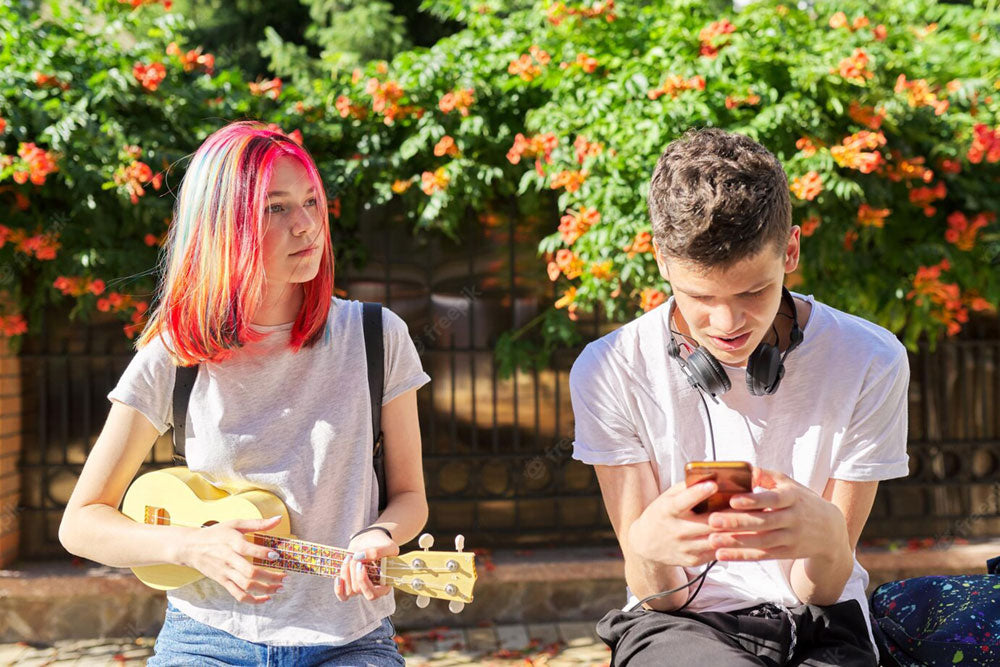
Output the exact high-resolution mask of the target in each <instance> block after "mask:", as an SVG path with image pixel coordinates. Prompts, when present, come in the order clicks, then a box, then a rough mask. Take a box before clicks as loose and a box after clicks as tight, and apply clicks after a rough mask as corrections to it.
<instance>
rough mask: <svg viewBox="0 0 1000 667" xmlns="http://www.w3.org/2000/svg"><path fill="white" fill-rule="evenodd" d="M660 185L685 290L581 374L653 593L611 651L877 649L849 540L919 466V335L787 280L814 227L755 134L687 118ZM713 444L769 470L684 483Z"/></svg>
mask: <svg viewBox="0 0 1000 667" xmlns="http://www.w3.org/2000/svg"><path fill="white" fill-rule="evenodd" d="M648 204H649V212H650V217H651V220H652V227H653V246H654V251H655V255H656V262H657V265H658V266H659V270H660V273H661V275H662V276H663V278H664V279H665V280H667V281H669V283H670V285H671V288H672V291H673V296H672V297H671V298H670V300H669V301H668V302H667V303H666V304H664V305H663V306H661V307H659V308H656V309H654V310H652V311H650V312H648V313H646V314H645V315H643V316H642V317H640V318H638V319H636V320H635V321H633V322H631V323H629V324H627V325H625V326H623V327H621V328H620V329H618V330H616V331H614V332H612V333H610V334H608V335H606V336H604V337H603V338H601V339H599V340H597V341H594V342H593V343H591V344H590V345H588V346H587V347H586V349H585V350H584V351H583V353H582V354H581V355H580V358H579V359H577V361H576V363H575V364H574V366H573V370H572V372H571V374H570V390H571V394H572V401H573V411H574V415H575V419H576V438H575V442H574V454H573V456H574V458H576V459H578V460H580V461H583V462H584V463H588V464H591V465H593V466H594V467H595V471H596V474H597V478H598V480H599V482H600V485H601V492H602V495H603V497H604V503H605V505H606V507H607V510H608V516H609V517H610V519H611V523H612V525H613V527H614V530H615V534H616V535H617V537H618V540H619V542H620V543H621V547H622V551H623V553H624V556H625V577H626V581H627V584H628V588H629V594H630V606H631V605H635V603H636V602H638V601H639V600H640V599H643V598H647V597H649V598H650V599H648V600H646V601H644V602H643V604H642V605H641V606H638V608H636V609H635V610H634V611H618V610H614V611H611V612H609V613H608V614H607V615H606V616H605V617H604V619H602V621H601V622H600V624H599V625H598V632H599V634H600V635H601V637H602V638H603V639H604V641H605V642H606V643H607V644H608V645H609V646H611V647H612V650H613V658H612V664H613V665H625V664H628V665H665V664H676V665H799V664H808V665H837V666H838V667H842V666H845V665H851V666H853V665H866V666H867V665H875V664H876V663H877V651H876V649H875V647H874V643H873V641H872V638H871V630H870V628H869V623H868V613H867V605H866V598H865V587H866V585H867V582H868V575H867V573H866V572H865V570H864V569H863V568H862V567H861V566H860V565H859V564H858V562H857V560H856V559H855V557H854V550H855V547H856V545H857V541H858V537H859V535H860V534H861V529H862V528H863V527H864V524H865V521H866V520H867V518H868V514H869V512H870V510H871V507H872V502H873V500H874V498H875V491H876V489H877V487H878V480H881V479H890V478H893V477H901V476H905V475H906V474H907V472H908V466H907V455H906V431H907V419H906V408H907V403H906V401H907V385H908V382H909V368H908V364H907V356H906V351H905V349H904V347H903V346H902V345H901V344H900V343H899V342H898V341H897V340H896V338H895V337H894V336H893V335H892V334H891V333H890V332H888V331H886V330H885V329H882V328H881V327H878V326H876V325H874V324H871V323H870V322H867V321H864V320H862V319H860V318H857V317H854V316H852V315H848V314H846V313H843V312H840V311H838V310H835V309H833V308H831V307H829V306H826V305H824V304H822V303H819V302H817V301H815V300H814V299H812V297H807V296H802V295H792V294H790V293H788V292H787V291H784V288H783V286H782V283H783V277H784V275H785V274H787V273H791V272H792V271H794V270H795V268H796V266H797V264H798V260H799V241H800V230H799V228H798V227H796V226H792V224H791V202H790V200H789V191H788V181H787V177H786V176H785V173H784V170H783V169H782V167H781V165H780V164H779V162H778V160H777V159H776V158H775V157H774V156H773V155H772V154H771V153H770V152H768V151H767V150H766V149H765V148H764V147H763V146H761V145H760V144H758V143H756V142H754V141H752V140H750V139H748V138H746V137H743V136H740V135H736V134H730V133H727V132H723V131H721V130H717V129H707V130H700V131H694V132H689V133H688V134H687V135H685V136H684V137H683V138H682V139H680V140H678V141H675V142H673V143H671V144H670V145H669V146H668V147H667V149H666V150H665V151H664V153H663V155H662V156H661V157H660V160H659V162H658V163H657V165H656V169H655V171H654V173H653V178H652V181H651V183H650V192H649V201H648ZM758 348H759V349H758ZM786 370H787V373H786ZM782 378H784V379H782ZM730 387H731V388H730ZM706 394H708V400H706ZM713 459H717V460H720V461H726V460H729V461H747V462H749V463H750V464H752V466H753V487H754V489H753V492H752V493H743V494H737V495H736V496H734V497H733V498H732V500H731V502H730V506H729V507H730V509H726V510H722V511H715V512H704V513H696V512H694V511H693V510H694V508H695V506H696V505H697V504H698V503H699V502H701V501H702V500H705V499H706V498H709V497H710V496H712V495H713V493H715V491H716V490H717V484H716V483H715V482H713V481H707V482H701V483H698V484H696V485H694V486H692V487H690V488H688V487H687V486H686V484H685V481H684V466H685V464H686V463H688V462H690V461H710V460H713ZM713 561H718V562H717V563H715V564H714V566H713V565H712V562H713ZM707 567H711V569H710V570H709V571H708V572H707V574H706V575H705V576H704V577H703V581H701V582H700V584H699V582H698V581H695V578H696V577H697V576H698V575H699V574H700V573H702V572H704V571H705V569H706V568H707ZM689 581H690V582H691V585H689V586H687V587H684V588H682V586H684V585H685V584H687V583H688V582H689ZM670 591H674V592H670ZM696 591H697V592H696ZM661 592H667V594H666V595H660V596H658V597H652V596H654V595H655V594H657V593H661ZM692 595H693V598H692ZM626 608H628V607H626Z"/></svg>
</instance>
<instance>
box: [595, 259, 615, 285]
mask: <svg viewBox="0 0 1000 667" xmlns="http://www.w3.org/2000/svg"><path fill="white" fill-rule="evenodd" d="M612 264H613V262H612V261H611V260H610V259H609V260H605V261H603V262H594V263H593V264H591V265H590V275H592V276H594V278H596V279H597V280H611V278H612V277H613V276H614V272H613V271H612V270H611V267H612Z"/></svg>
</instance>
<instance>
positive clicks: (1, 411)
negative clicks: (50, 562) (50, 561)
mask: <svg viewBox="0 0 1000 667" xmlns="http://www.w3.org/2000/svg"><path fill="white" fill-rule="evenodd" d="M21 411H22V409H21V361H20V359H19V358H18V357H17V356H15V355H14V354H13V353H12V352H11V351H10V350H9V349H8V346H7V342H6V340H4V339H2V338H0V568H5V567H8V566H9V565H10V564H11V563H13V562H14V561H15V560H16V559H17V556H18V546H19V541H20V523H21V522H20V512H19V509H18V507H19V503H20V498H21V474H20V471H19V469H18V463H19V461H20V458H21V431H22V429H21Z"/></svg>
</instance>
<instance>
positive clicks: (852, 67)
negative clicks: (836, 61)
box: [830, 48, 875, 83]
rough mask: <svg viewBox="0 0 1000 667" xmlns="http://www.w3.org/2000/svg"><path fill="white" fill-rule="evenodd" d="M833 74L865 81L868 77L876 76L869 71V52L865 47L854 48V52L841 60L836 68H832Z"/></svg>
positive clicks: (861, 81)
mask: <svg viewBox="0 0 1000 667" xmlns="http://www.w3.org/2000/svg"><path fill="white" fill-rule="evenodd" d="M830 71H831V72H832V73H833V74H838V73H839V74H840V76H842V77H844V78H845V79H847V80H848V81H851V80H856V81H857V82H859V83H864V82H865V81H866V80H867V79H870V78H872V77H873V76H875V75H874V74H872V73H871V72H869V71H868V54H867V53H865V50H864V49H860V48H858V49H854V53H853V54H851V56H850V57H849V58H844V59H843V60H841V61H840V65H838V67H837V69H836V70H830Z"/></svg>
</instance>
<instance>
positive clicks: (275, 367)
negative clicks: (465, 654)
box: [108, 298, 430, 645]
mask: <svg viewBox="0 0 1000 667" xmlns="http://www.w3.org/2000/svg"><path fill="white" fill-rule="evenodd" d="M361 312H362V304H361V302H358V301H344V300H341V299H336V298H334V299H333V302H332V304H331V306H330V314H329V317H328V319H327V328H326V331H325V335H324V337H323V338H322V339H321V340H320V341H319V342H317V343H316V345H314V346H313V347H310V348H303V349H301V350H300V351H299V352H292V351H291V350H290V349H289V348H288V340H289V337H290V335H291V329H292V324H291V323H289V324H283V325H276V326H254V327H253V328H254V329H257V330H259V331H262V332H265V333H267V334H268V335H267V336H266V337H265V338H264V339H263V340H261V341H259V342H256V343H250V344H247V345H246V346H244V347H243V348H241V349H240V350H238V351H237V352H236V353H235V354H234V355H233V356H232V357H231V358H230V359H227V360H226V361H224V362H222V363H211V362H209V363H205V364H202V365H201V366H200V368H199V369H198V378H197V380H196V381H195V384H194V388H193V389H192V392H191V400H190V404H189V406H188V426H187V433H188V438H187V447H186V454H187V463H188V467H189V468H190V469H191V470H192V471H194V472H197V473H200V474H201V475H203V476H204V477H206V478H207V479H208V480H209V481H211V482H213V483H215V484H218V485H220V486H226V487H231V486H236V487H241V486H252V487H254V488H259V489H263V490H265V491H269V492H271V493H273V494H275V495H277V496H278V497H279V498H281V500H282V501H284V503H285V506H286V507H287V508H288V512H289V516H290V519H291V526H292V532H293V533H294V534H295V535H296V537H298V538H299V539H302V540H307V541H310V542H317V543H319V544H325V545H329V546H333V547H341V548H342V547H346V546H347V544H348V542H349V541H350V536H351V535H352V534H353V533H354V532H356V531H358V530H360V529H361V528H364V527H365V526H367V525H368V524H370V523H371V522H372V521H374V520H375V518H376V517H377V515H378V487H377V484H376V483H375V474H374V471H373V468H372V458H371V457H372V442H373V435H372V423H371V400H370V398H369V392H368V375H367V366H366V361H365V346H364V337H363V332H362V326H361ZM382 321H383V328H384V337H385V392H384V395H383V396H384V397H383V404H385V403H388V402H389V401H391V400H393V399H394V398H396V397H397V396H400V395H401V394H403V393H405V392H407V391H411V390H414V389H417V388H418V387H421V386H422V385H424V384H425V383H427V382H429V381H430V377H429V376H428V375H427V374H426V373H424V371H423V369H422V368H421V365H420V358H419V357H418V356H417V351H416V348H415V347H414V345H413V341H412V340H411V339H410V337H409V333H408V331H407V327H406V324H405V323H404V322H403V321H402V320H401V319H400V318H399V316H398V315H396V314H395V313H393V312H391V311H390V310H388V309H383V318H382ZM174 377H175V367H174V365H173V363H172V362H171V360H170V358H169V356H168V355H167V352H166V348H165V346H164V343H163V341H161V340H159V339H155V340H153V341H152V342H150V343H149V344H148V345H146V346H145V347H144V348H142V349H141V350H139V351H138V352H137V353H136V355H135V357H134V358H133V359H132V361H131V363H130V364H129V366H128V368H127V369H126V370H125V373H124V374H123V375H122V377H121V379H120V380H119V382H118V385H117V386H116V387H115V388H114V390H112V391H111V393H110V394H108V398H109V399H111V400H113V401H119V402H121V403H124V404H125V405H129V406H131V407H133V408H135V409H136V410H138V411H139V412H141V413H142V414H143V415H145V416H146V418H147V419H149V421H150V422H151V423H152V424H153V425H154V426H155V427H156V428H157V430H158V431H159V432H160V433H161V434H162V433H164V432H166V430H167V429H168V428H169V425H170V424H171V423H173V406H172V395H173V389H174ZM333 590H334V580H333V579H328V578H322V577H317V576H313V575H307V574H300V573H290V574H289V575H288V576H287V577H286V578H285V583H284V590H282V591H281V592H279V593H277V594H275V595H273V596H272V598H271V599H270V600H269V601H267V602H265V603H264V604H262V605H250V604H246V603H240V602H237V601H236V600H235V599H233V597H232V596H231V595H230V594H229V593H228V592H227V591H226V590H225V589H224V588H223V587H222V586H221V585H219V584H217V583H216V582H214V581H212V580H210V579H208V578H204V579H200V580H199V581H197V582H195V583H193V584H189V585H187V586H183V587H181V588H178V589H176V590H173V591H170V592H169V593H168V598H169V600H170V602H172V603H173V604H174V606H176V607H177V608H178V609H179V610H181V611H182V612H184V613H185V614H187V615H188V616H190V617H191V618H193V619H195V620H197V621H200V622H202V623H205V624H207V625H210V626H213V627H215V628H218V629H220V630H224V631H225V632H228V633H230V634H232V635H235V636H237V637H240V638H242V639H246V640H249V641H253V642H263V643H268V644H274V645H307V644H334V645H340V644H346V643H349V642H351V641H354V640H355V639H357V638H359V637H362V636H364V635H365V634H367V633H369V632H371V631H372V630H374V629H375V628H376V627H377V626H378V625H379V623H380V622H381V620H382V619H383V618H385V617H386V616H388V615H390V614H392V613H393V611H395V602H394V600H393V597H392V595H391V594H390V595H387V596H385V597H382V598H379V599H377V600H374V601H372V602H369V601H367V600H365V598H364V597H363V596H360V595H358V596H354V597H352V598H351V599H350V600H348V601H346V602H340V601H338V600H337V598H336V596H335V595H334V592H333Z"/></svg>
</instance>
